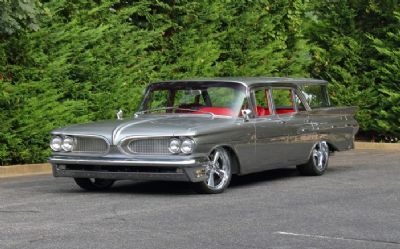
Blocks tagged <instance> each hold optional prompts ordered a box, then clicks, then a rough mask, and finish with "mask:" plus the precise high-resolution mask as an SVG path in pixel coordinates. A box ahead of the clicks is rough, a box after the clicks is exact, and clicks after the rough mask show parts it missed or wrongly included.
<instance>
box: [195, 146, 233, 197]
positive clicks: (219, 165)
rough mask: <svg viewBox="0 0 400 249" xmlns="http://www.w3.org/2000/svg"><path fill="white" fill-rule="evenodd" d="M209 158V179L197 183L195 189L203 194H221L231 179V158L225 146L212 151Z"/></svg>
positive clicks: (207, 172)
mask: <svg viewBox="0 0 400 249" xmlns="http://www.w3.org/2000/svg"><path fill="white" fill-rule="evenodd" d="M209 159H210V161H209V163H208V166H207V169H206V175H207V179H206V180H205V181H203V182H199V183H195V189H196V191H197V192H199V193H201V194H219V193H222V192H224V190H225V189H226V188H227V187H228V186H229V183H230V181H231V178H232V171H231V165H232V163H231V158H230V157H229V153H228V152H227V151H226V150H225V149H224V148H221V147H219V148H216V149H215V150H213V151H212V152H211V154H210V156H209Z"/></svg>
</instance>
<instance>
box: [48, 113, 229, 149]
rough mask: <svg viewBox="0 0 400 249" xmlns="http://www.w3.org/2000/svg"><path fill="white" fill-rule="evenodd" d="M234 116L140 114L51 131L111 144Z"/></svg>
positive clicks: (178, 132) (192, 130)
mask: <svg viewBox="0 0 400 249" xmlns="http://www.w3.org/2000/svg"><path fill="white" fill-rule="evenodd" d="M234 121H235V119H234V118H227V117H218V116H216V117H210V116H209V115H171V116H167V115H143V116H140V117H138V118H132V119H125V120H107V121H98V122H93V123H87V124H78V125H71V126H67V127H64V128H61V129H57V130H54V131H53V132H52V134H65V135H96V136H103V137H105V138H107V139H108V140H109V141H110V143H111V144H118V142H119V141H120V140H121V139H123V138H125V137H128V136H195V135H197V134H198V133H199V132H201V131H206V130H208V129H211V128H213V129H214V128H218V127H224V126H226V125H227V124H230V123H233V122H234Z"/></svg>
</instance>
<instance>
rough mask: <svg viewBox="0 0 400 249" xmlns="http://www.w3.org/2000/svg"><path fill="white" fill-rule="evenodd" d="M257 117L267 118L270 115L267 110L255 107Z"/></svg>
mask: <svg viewBox="0 0 400 249" xmlns="http://www.w3.org/2000/svg"><path fill="white" fill-rule="evenodd" d="M257 115H258V116H268V115H270V113H269V109H268V108H263V107H262V106H259V105H258V106H257Z"/></svg>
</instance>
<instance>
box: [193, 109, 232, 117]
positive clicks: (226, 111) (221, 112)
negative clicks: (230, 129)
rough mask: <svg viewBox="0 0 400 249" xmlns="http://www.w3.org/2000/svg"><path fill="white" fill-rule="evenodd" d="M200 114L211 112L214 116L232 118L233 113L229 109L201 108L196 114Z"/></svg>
mask: <svg viewBox="0 0 400 249" xmlns="http://www.w3.org/2000/svg"><path fill="white" fill-rule="evenodd" d="M201 112H211V113H214V114H215V115H225V116H233V114H234V113H233V111H232V110H231V109H229V108H226V107H201V108H200V109H199V112H196V113H201Z"/></svg>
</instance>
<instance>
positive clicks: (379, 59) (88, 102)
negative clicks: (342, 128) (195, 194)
mask: <svg viewBox="0 0 400 249" xmlns="http://www.w3.org/2000/svg"><path fill="white" fill-rule="evenodd" d="M313 2H314V1H311V2H308V1H306V2H305V1H296V0H271V1H251V0H238V1H229V0H215V1H211V0H209V1H205V0H200V1H189V0H187V1H180V0H175V1H173V0H171V1H151V0H144V1H133V0H124V1H120V2H118V1H89V0H87V1H85V0H73V1H71V0H68V1H67V0H57V1H56V0H49V1H43V6H42V14H41V15H40V20H39V24H40V29H39V30H38V31H36V32H25V33H19V34H15V35H11V36H5V37H4V36H3V37H1V36H0V42H1V43H0V111H1V112H0V122H1V125H0V165H4V164H13V163H33V162H41V161H44V160H45V159H46V157H47V156H48V155H49V150H48V140H49V135H48V132H49V131H50V130H51V129H53V128H55V127H60V126H64V125H68V124H72V123H77V122H89V121H94V120H100V119H109V118H115V112H116V110H118V109H119V108H122V109H123V110H124V112H125V113H126V114H128V113H133V112H134V110H135V109H136V108H137V106H138V103H139V101H140V98H141V95H142V91H143V88H144V86H145V85H147V84H148V83H150V82H153V81H158V80H165V79H181V78H193V77H212V76H293V77H297V76H300V77H309V76H313V77H317V78H324V79H327V80H329V81H331V82H333V84H332V87H331V90H332V92H333V94H334V96H333V100H334V101H335V102H336V103H338V104H350V105H358V106H359V107H360V111H359V113H358V115H357V117H358V119H359V121H360V124H361V127H362V128H363V129H364V130H366V131H374V132H376V133H377V134H383V135H387V136H392V137H396V136H397V137H398V136H399V134H400V131H399V123H400V122H399V116H400V115H399V107H398V106H399V105H398V103H399V77H398V76H399V75H398V74H399V47H398V43H399V27H400V25H399V18H398V14H395V11H397V10H398V9H399V8H398V5H395V6H394V7H393V6H392V7H391V8H387V9H385V11H383V10H382V11H381V12H379V10H380V8H382V7H379V6H378V7H375V9H374V8H372V7H370V6H372V5H374V4H379V3H380V2H381V1H379V2H378V1H376V2H374V1H364V2H365V4H364V3H363V1H358V2H357V3H358V5H355V4H354V1H348V2H347V1H337V2H336V1H335V2H333V1H332V2H329V3H327V4H326V7H327V8H329V11H325V10H324V8H325V7H324V6H319V5H318V4H314V3H313ZM315 2H316V3H318V2H317V1H315ZM353 5H355V6H353ZM371 8H372V9H371ZM371 11H372V12H371ZM374 11H375V12H374ZM366 13H369V15H371V16H372V17H373V18H374V19H373V20H374V21H375V23H374V24H373V25H372V24H371V23H367V22H366V21H365V20H367V21H368V22H371V18H370V16H364V15H366ZM359 15H361V16H359ZM363 18H364V19H365V20H364V19H363ZM382 20H384V22H383V24H380V23H381V22H382ZM364 22H365V23H364ZM375 24H379V25H375ZM366 25H368V27H367V26H366ZM371 30H373V32H371Z"/></svg>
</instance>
